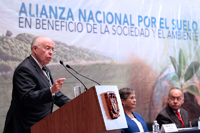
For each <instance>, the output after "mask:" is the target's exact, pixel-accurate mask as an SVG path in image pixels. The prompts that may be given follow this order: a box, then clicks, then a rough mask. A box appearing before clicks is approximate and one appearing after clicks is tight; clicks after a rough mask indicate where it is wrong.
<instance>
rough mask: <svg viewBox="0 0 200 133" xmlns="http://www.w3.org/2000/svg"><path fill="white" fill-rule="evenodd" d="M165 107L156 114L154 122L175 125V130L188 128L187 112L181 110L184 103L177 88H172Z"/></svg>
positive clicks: (182, 96)
mask: <svg viewBox="0 0 200 133" xmlns="http://www.w3.org/2000/svg"><path fill="white" fill-rule="evenodd" d="M167 102H168V104H167V106H166V107H165V108H164V109H163V110H162V111H161V112H160V113H159V114H158V116H157V118H156V120H157V122H158V124H159V125H160V126H162V124H169V123H175V124H176V127H177V128H184V127H189V126H190V124H189V116H188V112H187V111H186V110H184V109H182V108H181V105H182V104H183V103H184V94H183V91H182V90H181V89H179V88H172V89H171V90H170V91H169V94H168V98H167Z"/></svg>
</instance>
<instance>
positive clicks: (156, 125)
mask: <svg viewBox="0 0 200 133" xmlns="http://www.w3.org/2000/svg"><path fill="white" fill-rule="evenodd" d="M152 128H153V133H159V131H160V130H159V128H160V127H159V124H158V123H157V121H156V120H155V121H154V122H153V125H152Z"/></svg>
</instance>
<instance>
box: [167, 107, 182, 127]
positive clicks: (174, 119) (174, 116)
mask: <svg viewBox="0 0 200 133" xmlns="http://www.w3.org/2000/svg"><path fill="white" fill-rule="evenodd" d="M167 110H168V112H169V113H168V114H169V116H170V117H171V120H172V121H173V122H174V123H175V124H176V125H178V126H177V127H182V124H181V121H180V120H179V119H178V117H177V116H176V114H175V113H174V111H173V110H172V109H171V108H170V107H169V105H168V108H167Z"/></svg>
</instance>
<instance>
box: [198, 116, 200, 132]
mask: <svg viewBox="0 0 200 133" xmlns="http://www.w3.org/2000/svg"><path fill="white" fill-rule="evenodd" d="M198 129H200V117H199V120H198Z"/></svg>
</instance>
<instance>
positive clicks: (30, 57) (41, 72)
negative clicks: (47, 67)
mask: <svg viewBox="0 0 200 133" xmlns="http://www.w3.org/2000/svg"><path fill="white" fill-rule="evenodd" d="M29 60H30V62H31V64H32V65H33V66H34V67H35V70H36V72H37V73H38V74H39V75H40V76H41V78H42V79H43V80H44V82H45V83H46V84H47V85H48V86H50V85H49V82H48V79H47V77H45V75H44V73H43V71H42V70H41V69H40V67H39V65H38V64H37V62H35V60H34V59H33V57H32V56H31V55H30V56H29Z"/></svg>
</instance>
